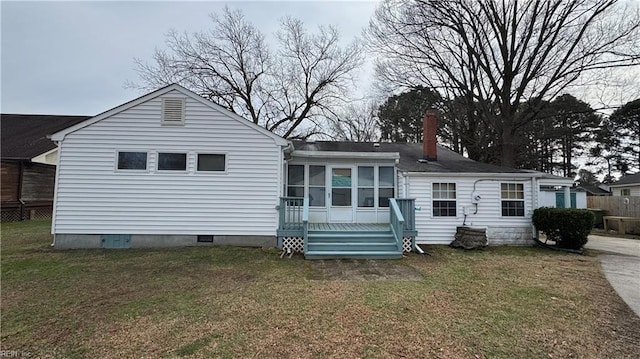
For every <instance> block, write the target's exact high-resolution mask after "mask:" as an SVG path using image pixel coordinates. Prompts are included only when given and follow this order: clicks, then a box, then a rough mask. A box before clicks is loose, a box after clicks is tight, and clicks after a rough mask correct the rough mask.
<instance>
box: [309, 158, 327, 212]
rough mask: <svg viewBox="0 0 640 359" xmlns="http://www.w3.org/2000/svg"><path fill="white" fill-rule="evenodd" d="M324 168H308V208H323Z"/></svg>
mask: <svg viewBox="0 0 640 359" xmlns="http://www.w3.org/2000/svg"><path fill="white" fill-rule="evenodd" d="M325 193H326V192H325V167H324V166H309V206H311V207H324V206H325Z"/></svg>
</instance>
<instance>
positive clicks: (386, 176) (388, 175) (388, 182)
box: [378, 166, 395, 207]
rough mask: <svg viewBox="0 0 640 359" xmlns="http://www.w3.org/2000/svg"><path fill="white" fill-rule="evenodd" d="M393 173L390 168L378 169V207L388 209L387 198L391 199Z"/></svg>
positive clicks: (393, 183)
mask: <svg viewBox="0 0 640 359" xmlns="http://www.w3.org/2000/svg"><path fill="white" fill-rule="evenodd" d="M394 188H395V171H394V168H393V167H391V166H381V167H379V168H378V207H389V198H393V196H394V193H393V192H394Z"/></svg>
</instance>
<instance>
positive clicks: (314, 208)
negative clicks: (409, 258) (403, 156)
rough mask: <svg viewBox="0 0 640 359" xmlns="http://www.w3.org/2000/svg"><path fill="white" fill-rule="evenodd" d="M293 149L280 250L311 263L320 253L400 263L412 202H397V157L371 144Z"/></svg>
mask: <svg viewBox="0 0 640 359" xmlns="http://www.w3.org/2000/svg"><path fill="white" fill-rule="evenodd" d="M347 146H348V147H347ZM363 146H367V148H366V149H365V148H359V147H363ZM294 147H295V150H294V151H293V152H292V154H291V158H290V159H289V160H288V161H287V165H286V168H285V173H286V176H285V179H286V180H285V184H284V189H283V192H284V196H283V197H282V198H281V203H280V206H279V210H280V225H279V231H278V239H279V244H280V246H281V248H283V249H284V250H285V251H290V252H294V251H301V252H304V253H305V256H306V257H307V258H309V257H312V256H313V255H312V254H313V253H320V252H322V253H325V254H326V255H327V256H329V255H330V256H331V257H371V258H382V257H384V258H388V257H389V256H393V257H401V255H402V251H403V247H406V248H405V249H410V248H411V245H412V244H411V240H412V237H413V236H415V233H413V232H414V228H413V221H414V202H413V200H408V199H398V198H397V194H398V183H397V173H396V171H397V169H396V164H397V163H398V161H399V159H400V154H399V153H398V152H383V151H380V149H379V147H374V145H373V144H370V143H369V144H358V143H350V144H346V143H336V142H313V143H310V142H298V143H296V142H294ZM354 149H355V150H358V149H360V150H361V151H353V150H354ZM363 149H364V151H362V150H363ZM349 150H351V151H349ZM367 150H368V152H367ZM394 221H395V222H397V223H395V227H394ZM399 226H401V227H402V228H398V227H399ZM305 228H306V231H307V232H308V233H306V234H305ZM396 237H397V238H396ZM405 237H406V238H405ZM305 238H306V240H305ZM396 239H397V241H396ZM405 241H406V242H407V243H404V242H405ZM292 242H294V243H293V244H291V243H292ZM309 245H310V247H311V248H310V249H309ZM305 246H306V247H305ZM338 251H340V252H341V253H342V254H338V253H337V252H338ZM329 252H332V253H329ZM347 252H349V253H350V255H347V254H346V253H347ZM356 252H358V253H356ZM310 253H311V254H310ZM319 257H320V256H319Z"/></svg>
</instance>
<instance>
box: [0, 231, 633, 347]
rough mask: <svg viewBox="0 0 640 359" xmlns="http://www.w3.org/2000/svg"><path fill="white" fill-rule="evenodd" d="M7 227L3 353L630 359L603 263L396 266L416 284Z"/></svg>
mask: <svg viewBox="0 0 640 359" xmlns="http://www.w3.org/2000/svg"><path fill="white" fill-rule="evenodd" d="M48 230H49V222H31V223H29V222H25V223H14V224H3V225H2V245H1V248H2V253H1V256H2V258H1V271H2V292H1V293H2V303H1V310H2V313H1V320H2V323H1V324H2V328H1V337H2V338H1V339H2V343H1V348H0V349H2V350H19V351H25V352H29V353H30V354H31V357H60V358H82V357H87V358H100V357H113V358H115V357H149V358H155V357H170V358H171V357H223V358H236V357H243V358H247V357H255V358H263V357H278V358H281V357H294V358H305V357H317V358H325V357H334V358H354V357H367V358H389V357H402V358H405V357H406V358H418V357H422V358H425V357H426V358H569V357H575V358H624V357H630V358H631V357H637V355H638V353H640V344H639V343H640V319H638V318H637V317H636V316H635V315H634V314H633V312H632V311H631V310H630V309H629V308H628V307H627V306H626V305H625V304H624V303H623V302H622V301H621V299H620V298H618V297H617V295H616V294H615V292H614V291H613V289H612V288H611V287H610V286H609V284H608V283H607V281H606V280H605V279H604V277H603V275H602V273H601V271H600V266H599V263H598V260H597V258H596V257H595V255H594V254H593V253H588V254H587V255H586V256H579V255H572V254H565V253H559V252H554V251H547V250H542V249H536V248H507V247H496V248H490V249H488V250H486V251H480V252H464V251H459V250H453V249H450V248H448V247H444V246H437V247H430V248H429V251H430V252H432V254H433V256H427V257H421V256H418V255H410V256H408V257H407V258H405V259H403V260H402V261H401V262H400V263H401V264H403V265H407V266H411V267H414V268H415V269H416V270H417V271H419V272H420V273H422V274H423V276H424V279H421V280H417V281H416V280H414V281H318V280H310V279H308V278H309V273H310V271H311V267H310V262H309V261H305V260H303V259H301V257H294V258H291V259H287V258H285V259H280V258H279V257H278V255H277V251H275V250H261V249H248V248H232V247H209V248H181V249H158V250H148V249H145V250H137V249H133V250H67V251H56V250H52V249H51V248H50V246H49V245H50V243H51V239H50V235H49V234H48Z"/></svg>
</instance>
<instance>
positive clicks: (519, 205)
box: [500, 183, 524, 217]
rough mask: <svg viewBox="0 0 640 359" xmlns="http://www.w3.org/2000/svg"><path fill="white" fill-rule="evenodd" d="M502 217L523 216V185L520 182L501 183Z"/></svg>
mask: <svg viewBox="0 0 640 359" xmlns="http://www.w3.org/2000/svg"><path fill="white" fill-rule="evenodd" d="M500 198H501V200H502V216H503V217H524V185H523V184H522V183H501V184H500Z"/></svg>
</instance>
